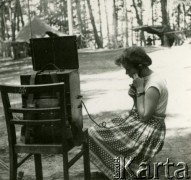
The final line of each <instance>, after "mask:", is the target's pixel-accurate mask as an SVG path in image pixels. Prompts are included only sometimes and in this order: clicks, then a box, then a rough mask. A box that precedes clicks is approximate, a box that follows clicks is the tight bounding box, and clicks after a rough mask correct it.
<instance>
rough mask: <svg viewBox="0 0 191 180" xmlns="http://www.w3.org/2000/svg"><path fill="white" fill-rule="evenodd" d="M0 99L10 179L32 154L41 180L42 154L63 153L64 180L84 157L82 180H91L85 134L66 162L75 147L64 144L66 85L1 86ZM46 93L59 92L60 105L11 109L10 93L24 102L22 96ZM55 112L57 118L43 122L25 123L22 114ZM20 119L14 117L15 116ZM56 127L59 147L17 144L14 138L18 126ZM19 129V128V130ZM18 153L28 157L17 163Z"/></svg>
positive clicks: (12, 106) (15, 175) (14, 179)
mask: <svg viewBox="0 0 191 180" xmlns="http://www.w3.org/2000/svg"><path fill="white" fill-rule="evenodd" d="M0 91H1V97H2V102H3V106H4V113H5V119H6V125H7V132H8V141H9V158H10V180H16V179H17V169H18V167H19V166H20V165H21V164H23V163H24V162H25V161H26V160H27V159H28V158H29V157H30V156H31V155H34V163H35V173H36V179H37V180H42V179H43V173H42V162H41V154H62V155H63V172H64V175H63V176H64V180H68V179H69V172H68V171H69V168H70V167H71V166H72V165H73V164H74V163H75V162H76V161H77V160H78V159H79V158H80V157H82V156H83V158H84V177H85V180H90V161H89V149H88V132H87V130H86V131H84V137H85V138H84V141H83V142H82V149H81V151H80V152H79V153H77V154H76V155H75V156H74V157H73V158H72V159H71V160H70V161H69V160H68V152H69V150H70V149H72V148H74V147H75V146H74V147H69V145H68V141H67V138H66V136H67V133H66V113H65V112H66V110H65V109H66V107H65V106H66V104H65V86H64V83H55V84H46V85H25V86H9V85H0ZM42 92H43V93H46V92H58V93H60V95H59V105H58V107H50V108H24V107H23V106H22V103H21V106H20V107H14V104H12V102H11V101H12V100H11V98H10V97H11V96H10V94H14V96H15V94H19V95H18V97H19V98H21V102H23V98H22V97H23V95H28V94H36V93H42ZM50 111H51V112H57V113H58V114H59V118H58V119H48V120H47V119H43V120H35V119H29V120H26V119H24V118H21V117H20V116H22V117H23V114H25V113H35V114H36V113H50ZM18 114H19V117H20V118H15V117H16V116H17V117H18ZM55 124H57V125H58V124H59V125H60V127H61V128H62V140H61V142H60V143H58V144H39V143H38V144H26V143H22V142H19V141H18V140H17V137H16V129H17V131H18V128H17V126H28V125H32V126H33V125H34V126H35V127H36V126H44V125H55ZM19 130H20V129H19ZM18 153H25V154H27V156H26V157H24V158H23V159H22V160H21V161H20V162H18Z"/></svg>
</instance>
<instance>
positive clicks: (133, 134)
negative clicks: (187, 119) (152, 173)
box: [89, 110, 166, 179]
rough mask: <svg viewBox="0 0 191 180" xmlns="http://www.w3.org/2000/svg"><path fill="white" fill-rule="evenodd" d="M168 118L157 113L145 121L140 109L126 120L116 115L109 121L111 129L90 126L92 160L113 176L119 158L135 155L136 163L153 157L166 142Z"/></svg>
mask: <svg viewBox="0 0 191 180" xmlns="http://www.w3.org/2000/svg"><path fill="white" fill-rule="evenodd" d="M164 119H165V117H163V116H161V117H160V116H153V117H152V118H151V119H150V120H149V121H147V122H142V121H141V119H140V117H139V115H138V113H137V111H136V110H133V111H132V113H131V115H130V116H129V117H128V119H126V120H124V119H121V118H114V119H112V120H111V121H110V122H107V128H104V127H99V126H97V125H95V126H92V127H90V128H89V147H90V159H91V162H92V163H93V164H94V165H95V166H97V167H98V168H99V169H100V170H101V171H102V172H103V173H104V174H105V175H106V176H107V177H108V178H109V179H113V177H114V174H115V170H116V169H115V166H114V160H115V159H116V158H118V157H122V158H125V159H130V158H132V159H133V163H135V164H140V163H141V162H147V161H149V160H151V159H152V158H153V157H154V156H155V155H156V154H157V153H158V152H159V151H160V150H161V149H162V147H163V144H164V139H165V133H166V127H165V122H164Z"/></svg>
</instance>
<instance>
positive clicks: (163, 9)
mask: <svg viewBox="0 0 191 180" xmlns="http://www.w3.org/2000/svg"><path fill="white" fill-rule="evenodd" d="M160 2H161V12H162V24H163V25H165V26H169V21H168V12H167V0H160Z"/></svg>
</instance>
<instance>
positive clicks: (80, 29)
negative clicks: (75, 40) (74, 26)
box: [75, 0, 83, 34]
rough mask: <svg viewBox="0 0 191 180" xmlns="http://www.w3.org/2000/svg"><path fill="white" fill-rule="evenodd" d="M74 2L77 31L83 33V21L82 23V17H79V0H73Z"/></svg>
mask: <svg viewBox="0 0 191 180" xmlns="http://www.w3.org/2000/svg"><path fill="white" fill-rule="evenodd" d="M75 3H76V11H77V18H78V27H79V31H80V34H83V23H82V18H81V6H80V0H75Z"/></svg>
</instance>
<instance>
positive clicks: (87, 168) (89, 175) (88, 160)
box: [83, 142, 91, 180]
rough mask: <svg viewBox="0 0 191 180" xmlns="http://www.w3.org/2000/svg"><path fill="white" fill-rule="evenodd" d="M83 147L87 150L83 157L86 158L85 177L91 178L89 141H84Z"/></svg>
mask: <svg viewBox="0 0 191 180" xmlns="http://www.w3.org/2000/svg"><path fill="white" fill-rule="evenodd" d="M83 149H85V152H84V155H83V158H84V179H85V180H91V174H90V157H89V145H88V142H84V143H83Z"/></svg>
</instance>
